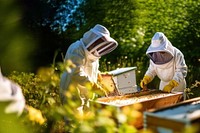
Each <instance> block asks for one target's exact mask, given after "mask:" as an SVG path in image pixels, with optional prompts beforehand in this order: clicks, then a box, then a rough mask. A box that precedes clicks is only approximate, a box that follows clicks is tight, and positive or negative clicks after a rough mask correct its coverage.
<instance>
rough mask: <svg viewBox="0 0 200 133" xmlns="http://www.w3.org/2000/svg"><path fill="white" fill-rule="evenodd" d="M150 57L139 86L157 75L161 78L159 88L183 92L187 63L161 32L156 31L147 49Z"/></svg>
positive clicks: (165, 90)
mask: <svg viewBox="0 0 200 133" xmlns="http://www.w3.org/2000/svg"><path fill="white" fill-rule="evenodd" d="M146 54H147V56H148V57H149V58H150V64H149V68H148V70H147V71H146V73H145V76H144V77H143V79H142V81H141V82H140V86H141V87H142V88H144V87H145V86H146V85H147V84H148V83H150V82H151V81H152V80H153V79H154V77H155V76H156V75H157V76H158V77H159V79H160V80H161V82H160V86H159V89H160V90H162V91H164V92H184V89H185V88H186V81H185V77H186V75H187V65H186V63H185V60H184V56H183V54H182V52H181V51H180V50H178V49H177V48H175V47H174V46H172V44H171V42H170V41H169V40H168V39H167V37H166V36H165V35H164V34H163V33H162V32H157V33H155V35H154V36H153V38H152V40H151V45H150V46H149V48H148V49H147V52H146Z"/></svg>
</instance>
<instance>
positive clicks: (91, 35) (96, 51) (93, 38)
mask: <svg viewBox="0 0 200 133" xmlns="http://www.w3.org/2000/svg"><path fill="white" fill-rule="evenodd" d="M82 41H83V43H84V45H85V47H86V49H87V50H88V51H89V52H90V53H92V54H93V55H95V56H97V57H101V56H103V55H105V54H108V53H110V52H111V51H113V50H114V49H115V48H116V47H117V45H118V43H117V41H115V40H114V39H113V38H111V37H110V32H109V31H108V30H107V29H106V28H105V27H104V26H102V25H100V24H97V25H95V26H94V28H92V29H90V30H89V31H88V32H86V33H85V34H84V35H83V38H82Z"/></svg>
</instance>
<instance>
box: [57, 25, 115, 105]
mask: <svg viewBox="0 0 200 133" xmlns="http://www.w3.org/2000/svg"><path fill="white" fill-rule="evenodd" d="M117 45H118V43H117V42H116V41H115V40H114V39H113V38H111V37H110V32H109V31H108V29H107V28H106V27H104V26H102V25H100V24H97V25H95V26H94V27H93V28H91V29H90V30H89V31H87V32H86V33H85V34H84V35H83V37H82V38H81V39H80V40H78V41H76V42H75V43H72V44H71V45H70V46H69V48H68V50H67V52H66V55H65V60H71V61H72V62H73V63H74V64H75V65H76V67H75V68H72V71H71V73H69V72H67V71H65V72H64V73H63V74H62V76H61V82H60V88H61V89H60V90H61V91H60V93H61V101H62V102H63V103H64V102H65V100H66V98H65V92H66V91H67V90H68V88H69V87H70V86H75V87H76V89H77V90H78V92H79V96H80V98H81V101H82V107H83V106H84V105H86V106H87V107H88V106H89V104H88V103H89V102H88V100H89V99H90V98H91V97H89V95H88V93H89V92H88V91H89V88H87V87H88V85H87V84H90V85H91V87H92V88H93V89H94V90H101V91H102V92H103V94H102V95H103V96H105V95H106V90H105V88H102V87H101V86H100V85H99V84H98V83H97V80H98V75H99V70H98V69H99V59H100V57H101V56H103V55H106V54H108V53H110V52H111V51H113V50H114V49H115V48H116V47H117ZM86 86H87V87H86Z"/></svg>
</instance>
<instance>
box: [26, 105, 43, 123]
mask: <svg viewBox="0 0 200 133" xmlns="http://www.w3.org/2000/svg"><path fill="white" fill-rule="evenodd" d="M27 109H28V117H29V119H30V120H31V121H33V122H37V123H39V124H40V125H42V124H44V122H45V119H44V118H43V116H42V113H41V111H40V110H37V109H35V108H33V107H31V106H27Z"/></svg>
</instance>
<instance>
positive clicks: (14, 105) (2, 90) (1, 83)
mask: <svg viewBox="0 0 200 133" xmlns="http://www.w3.org/2000/svg"><path fill="white" fill-rule="evenodd" d="M0 102H8V105H7V106H6V108H5V110H4V112H5V113H16V114H17V115H18V116H19V115H21V114H22V112H23V110H24V108H25V98H24V96H23V94H22V90H21V88H20V86H19V85H17V84H16V83H14V82H12V81H11V80H9V79H7V78H6V77H4V76H3V75H2V73H1V72H0Z"/></svg>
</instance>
